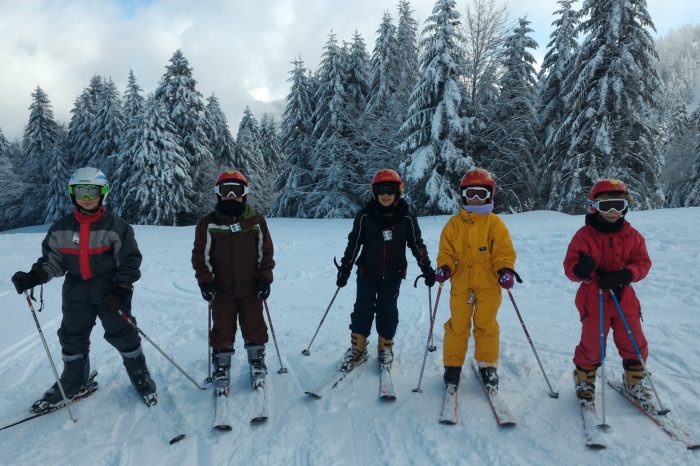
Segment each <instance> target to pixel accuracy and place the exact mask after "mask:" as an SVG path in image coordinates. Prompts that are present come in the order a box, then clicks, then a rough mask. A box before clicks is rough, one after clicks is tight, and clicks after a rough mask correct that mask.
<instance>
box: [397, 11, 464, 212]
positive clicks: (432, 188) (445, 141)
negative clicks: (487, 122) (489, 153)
mask: <svg viewBox="0 0 700 466" xmlns="http://www.w3.org/2000/svg"><path fill="white" fill-rule="evenodd" d="M423 36H424V37H423V39H422V41H421V48H422V49H423V54H422V57H421V77H420V79H419V81H418V83H417V84H416V87H415V89H414V90H413V94H412V95H411V108H410V110H409V115H408V118H407V119H406V121H405V122H404V124H403V126H402V127H401V131H402V132H403V134H404V135H405V140H404V142H403V144H402V145H401V149H402V151H404V152H405V153H406V154H408V159H407V160H406V161H405V162H404V163H403V164H402V165H401V171H402V172H403V173H404V176H405V179H406V181H407V188H408V189H407V192H406V198H407V199H408V200H409V201H410V202H412V203H413V206H414V207H415V208H416V210H417V211H418V213H419V214H429V213H437V212H441V213H452V212H454V209H455V206H456V205H458V204H457V200H458V199H459V196H458V193H457V188H458V186H459V180H460V179H461V177H462V176H463V175H464V173H465V172H466V171H467V170H469V169H470V168H472V167H473V165H474V164H473V162H472V159H471V157H469V156H467V155H465V154H464V152H463V151H462V150H461V149H460V148H459V143H460V141H461V140H462V139H463V138H465V137H466V136H467V135H468V132H469V122H468V120H467V119H466V118H465V110H464V108H465V106H464V105H463V99H464V95H465V94H464V88H463V86H462V84H461V82H460V81H461V77H462V75H463V72H464V68H463V64H464V49H463V48H462V45H461V44H462V43H463V40H464V37H463V35H462V33H461V28H460V15H459V13H458V12H457V9H456V2H455V1H454V0H438V1H437V2H436V4H435V6H434V8H433V11H432V15H431V16H430V17H428V19H427V20H426V26H425V28H424V29H423Z"/></svg>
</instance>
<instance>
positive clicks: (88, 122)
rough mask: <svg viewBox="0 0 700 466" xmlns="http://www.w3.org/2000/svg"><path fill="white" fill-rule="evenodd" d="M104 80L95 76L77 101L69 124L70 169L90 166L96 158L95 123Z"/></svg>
mask: <svg viewBox="0 0 700 466" xmlns="http://www.w3.org/2000/svg"><path fill="white" fill-rule="evenodd" d="M102 87H103V79H102V77H101V76H99V75H94V76H93V77H92V78H91V79H90V84H89V85H88V87H86V88H85V89H83V92H82V93H81V94H80V96H78V98H77V99H76V100H75V104H74V106H73V109H72V110H71V113H72V114H73V115H72V116H71V121H70V123H69V124H68V150H69V163H68V166H69V168H80V167H87V166H90V160H92V159H93V158H94V154H93V152H92V150H93V141H94V139H93V135H92V131H93V122H94V121H95V117H96V116H97V107H98V101H99V99H100V94H101V93H102Z"/></svg>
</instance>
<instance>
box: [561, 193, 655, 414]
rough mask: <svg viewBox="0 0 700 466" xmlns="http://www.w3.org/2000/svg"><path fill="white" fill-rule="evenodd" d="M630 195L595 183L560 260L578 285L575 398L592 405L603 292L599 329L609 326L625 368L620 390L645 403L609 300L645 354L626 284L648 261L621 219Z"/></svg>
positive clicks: (636, 364) (636, 307) (637, 366)
mask: <svg viewBox="0 0 700 466" xmlns="http://www.w3.org/2000/svg"><path fill="white" fill-rule="evenodd" d="M631 200H632V199H631V196H630V193H629V190H628V189H627V186H626V185H625V184H624V183H623V182H622V181H619V180H612V179H604V180H600V181H598V182H597V183H595V185H594V186H593V188H592V189H591V192H590V194H589V196H588V204H589V207H590V213H589V214H588V215H586V225H585V226H583V227H582V228H581V229H580V230H578V231H577V232H576V234H575V235H574V237H573V238H572V240H571V243H570V244H569V248H568V250H567V252H566V258H565V259H564V271H565V273H566V276H567V277H569V279H570V280H572V281H575V282H582V283H581V286H580V287H579V289H578V292H577V293H576V307H577V308H578V311H579V314H580V316H581V325H582V328H581V341H580V343H579V344H578V346H577V347H576V352H575V354H574V360H573V362H574V364H575V365H576V370H575V372H574V374H575V376H576V395H577V397H578V398H579V399H580V400H585V401H593V399H594V394H595V375H596V369H597V368H598V366H600V363H601V354H600V347H601V343H600V295H599V291H600V292H602V293H603V325H604V334H605V336H606V337H607V334H608V331H609V330H610V328H612V330H613V340H614V342H615V346H616V347H617V349H618V352H619V354H620V357H621V358H622V363H623V367H624V370H625V375H624V387H625V389H626V390H628V391H629V392H630V394H632V395H633V396H634V397H635V398H637V399H639V400H640V401H642V402H643V403H649V402H651V396H650V392H649V390H648V388H647V386H646V383H644V376H645V373H644V369H643V366H642V364H641V362H640V360H639V356H638V355H637V353H636V351H635V348H634V345H633V344H632V340H631V338H630V336H629V335H628V334H627V330H626V328H625V324H624V322H623V320H622V318H621V316H620V313H619V311H618V309H617V307H616V305H615V302H614V301H613V298H612V296H611V294H612V293H614V294H615V296H616V297H617V299H618V301H619V304H620V307H621V308H622V310H623V312H624V315H625V318H626V320H627V323H628V324H629V326H630V330H631V332H632V336H633V337H634V339H635V341H636V343H637V345H638V347H639V351H640V352H641V356H642V358H644V360H645V361H646V358H647V355H648V345H647V340H646V338H645V337H644V333H643V332H642V322H641V316H642V315H641V307H640V304H639V300H638V299H637V296H636V294H635V292H634V289H633V288H632V286H631V283H632V282H638V281H640V280H642V279H643V278H644V277H646V275H647V274H648V273H649V269H650V268H651V260H650V259H649V255H648V253H647V248H646V244H645V242H644V237H642V235H641V234H640V233H639V232H638V231H637V230H635V229H634V228H632V226H631V225H630V224H629V222H627V221H626V220H625V214H626V213H627V211H628V208H629V202H630V201H631Z"/></svg>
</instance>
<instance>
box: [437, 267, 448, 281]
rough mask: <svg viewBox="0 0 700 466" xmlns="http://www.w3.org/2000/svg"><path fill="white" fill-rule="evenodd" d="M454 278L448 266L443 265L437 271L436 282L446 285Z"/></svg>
mask: <svg viewBox="0 0 700 466" xmlns="http://www.w3.org/2000/svg"><path fill="white" fill-rule="evenodd" d="M451 276H452V270H450V267H449V266H448V265H441V266H440V267H438V268H437V269H436V270H435V281H436V282H438V283H445V282H446V281H447V280H449V279H450V277H451Z"/></svg>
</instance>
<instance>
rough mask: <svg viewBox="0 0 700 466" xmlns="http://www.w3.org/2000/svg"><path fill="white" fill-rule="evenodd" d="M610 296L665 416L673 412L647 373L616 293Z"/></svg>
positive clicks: (661, 412) (660, 409)
mask: <svg viewBox="0 0 700 466" xmlns="http://www.w3.org/2000/svg"><path fill="white" fill-rule="evenodd" d="M610 296H612V299H613V302H614V303H615V307H617V311H618V312H619V313H620V317H622V322H623V323H624V324H625V329H626V330H627V335H629V336H630V340H631V341H632V346H634V351H635V353H637V357H638V358H639V362H640V363H642V369H644V373H645V374H647V376H648V377H647V378H648V379H649V384H650V385H651V389H652V390H653V392H654V396H656V401H657V402H658V403H659V412H658V414H660V415H662V416H664V415H666V414H668V413H669V412H671V410H670V409H666V408H664V405H663V404H662V403H661V398H660V397H659V394H658V392H657V391H656V387H655V386H654V381H653V380H652V377H651V374H649V372H648V371H647V365H646V364H645V363H644V358H643V357H642V352H641V351H640V350H639V346H638V345H637V341H636V340H635V338H634V335H632V329H630V326H629V324H628V323H627V318H626V317H625V313H624V312H622V307H621V306H620V302H619V301H618V300H617V296H615V293H613V291H612V290H610Z"/></svg>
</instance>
